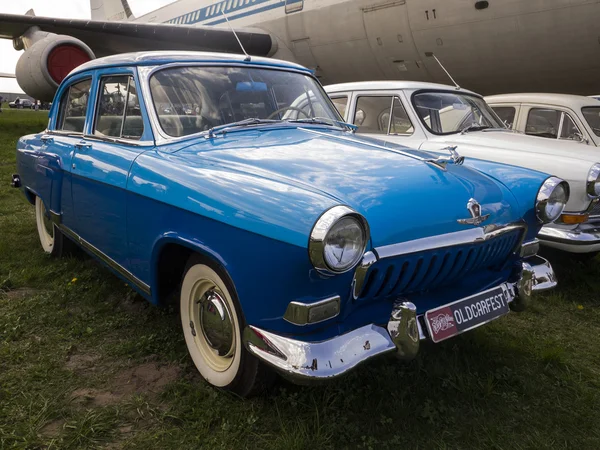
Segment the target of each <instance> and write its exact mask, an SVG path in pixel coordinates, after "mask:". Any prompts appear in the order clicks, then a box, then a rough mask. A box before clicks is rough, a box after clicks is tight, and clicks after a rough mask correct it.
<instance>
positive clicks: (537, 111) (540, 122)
mask: <svg viewBox="0 0 600 450" xmlns="http://www.w3.org/2000/svg"><path fill="white" fill-rule="evenodd" d="M561 114H562V112H561V111H557V110H555V109H542V108H533V109H532V110H530V111H529V116H528V117H527V126H526V127H525V134H529V135H531V136H539V137H545V138H551V139H556V138H558V127H559V125H560V116H561Z"/></svg>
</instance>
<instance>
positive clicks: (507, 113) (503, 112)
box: [492, 106, 517, 128]
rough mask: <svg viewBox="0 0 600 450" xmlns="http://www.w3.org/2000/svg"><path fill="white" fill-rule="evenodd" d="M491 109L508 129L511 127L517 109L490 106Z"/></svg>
mask: <svg viewBox="0 0 600 450" xmlns="http://www.w3.org/2000/svg"><path fill="white" fill-rule="evenodd" d="M492 109H493V110H494V112H495V113H496V114H497V115H498V117H500V120H502V122H504V123H505V124H506V126H507V127H508V128H512V127H513V125H514V123H515V115H516V114H517V109H516V108H515V107H514V106H492Z"/></svg>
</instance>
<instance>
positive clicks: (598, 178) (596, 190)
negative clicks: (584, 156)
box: [586, 163, 600, 198]
mask: <svg viewBox="0 0 600 450" xmlns="http://www.w3.org/2000/svg"><path fill="white" fill-rule="evenodd" d="M586 191H587V194H588V196H589V197H590V198H598V197H600V163H596V164H594V165H593V166H592V168H591V169H590V171H589V172H588V177H587V184H586Z"/></svg>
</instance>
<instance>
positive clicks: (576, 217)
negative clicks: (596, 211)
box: [560, 214, 590, 225]
mask: <svg viewBox="0 0 600 450" xmlns="http://www.w3.org/2000/svg"><path fill="white" fill-rule="evenodd" d="M589 217H590V216H589V215H587V214H563V215H562V216H560V220H561V222H562V223H564V224H567V225H575V224H578V223H583V222H587V220H588V218H589Z"/></svg>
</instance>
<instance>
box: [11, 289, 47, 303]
mask: <svg viewBox="0 0 600 450" xmlns="http://www.w3.org/2000/svg"><path fill="white" fill-rule="evenodd" d="M40 292H42V291H40V290H39V289H33V288H19V289H13V290H12V291H3V292H2V293H3V294H4V295H5V296H6V297H8V299H9V300H22V299H24V298H26V297H32V296H34V295H37V294H39V293H40Z"/></svg>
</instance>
